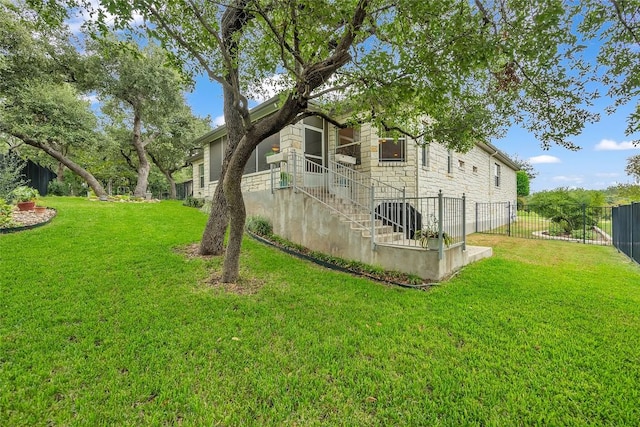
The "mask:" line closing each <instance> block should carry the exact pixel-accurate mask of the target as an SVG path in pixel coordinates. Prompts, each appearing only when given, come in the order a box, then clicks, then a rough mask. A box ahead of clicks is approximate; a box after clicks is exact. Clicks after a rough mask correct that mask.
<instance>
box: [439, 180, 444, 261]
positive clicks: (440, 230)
mask: <svg viewBox="0 0 640 427" xmlns="http://www.w3.org/2000/svg"><path fill="white" fill-rule="evenodd" d="M442 202H443V197H442V189H440V191H438V259H442V258H443V257H444V248H443V247H442V240H443V239H442V233H443V232H444V227H443V224H442V216H443V214H444V206H443V203H442Z"/></svg>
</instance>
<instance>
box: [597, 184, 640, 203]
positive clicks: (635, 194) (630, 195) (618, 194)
mask: <svg viewBox="0 0 640 427" xmlns="http://www.w3.org/2000/svg"><path fill="white" fill-rule="evenodd" d="M604 194H605V198H606V201H607V203H608V204H610V205H625V204H629V203H632V202H640V185H638V184H618V185H615V186H613V187H609V188H607V189H606V190H604Z"/></svg>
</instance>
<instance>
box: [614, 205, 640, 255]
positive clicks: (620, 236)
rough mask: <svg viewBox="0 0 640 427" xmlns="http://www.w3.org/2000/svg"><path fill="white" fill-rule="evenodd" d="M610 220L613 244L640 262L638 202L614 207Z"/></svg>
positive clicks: (639, 207)
mask: <svg viewBox="0 0 640 427" xmlns="http://www.w3.org/2000/svg"><path fill="white" fill-rule="evenodd" d="M612 222H613V245H614V246H615V247H616V248H617V249H618V250H619V251H621V252H623V253H624V254H626V255H627V256H628V257H629V258H631V259H633V260H634V261H636V262H637V263H640V203H632V204H630V205H625V206H616V207H614V208H613V212H612Z"/></svg>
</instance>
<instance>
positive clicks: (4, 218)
mask: <svg viewBox="0 0 640 427" xmlns="http://www.w3.org/2000/svg"><path fill="white" fill-rule="evenodd" d="M12 212H13V206H11V205H10V204H8V203H7V202H6V201H5V200H4V199H0V228H9V227H12V226H13V220H12V219H11V214H12Z"/></svg>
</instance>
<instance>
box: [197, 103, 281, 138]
mask: <svg viewBox="0 0 640 427" xmlns="http://www.w3.org/2000/svg"><path fill="white" fill-rule="evenodd" d="M279 100H280V98H279V97H278V96H277V95H276V96H274V97H273V98H271V99H269V100H267V101H265V102H263V103H262V104H260V105H257V106H255V107H254V108H252V109H251V110H250V111H249V115H250V117H251V120H252V121H253V120H258V119H261V118H263V117H266V116H268V115H269V114H272V113H275V112H276V111H278V108H279V105H278V101H279ZM226 134H227V125H225V124H222V125H220V126H218V127H217V128H215V129H214V130H212V131H211V132H208V133H205V134H204V135H202V136H201V137H199V138H197V139H196V140H195V141H194V144H198V145H204V144H208V143H210V142H211V141H215V140H216V139H218V138H221V137H223V136H225V135H226Z"/></svg>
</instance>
